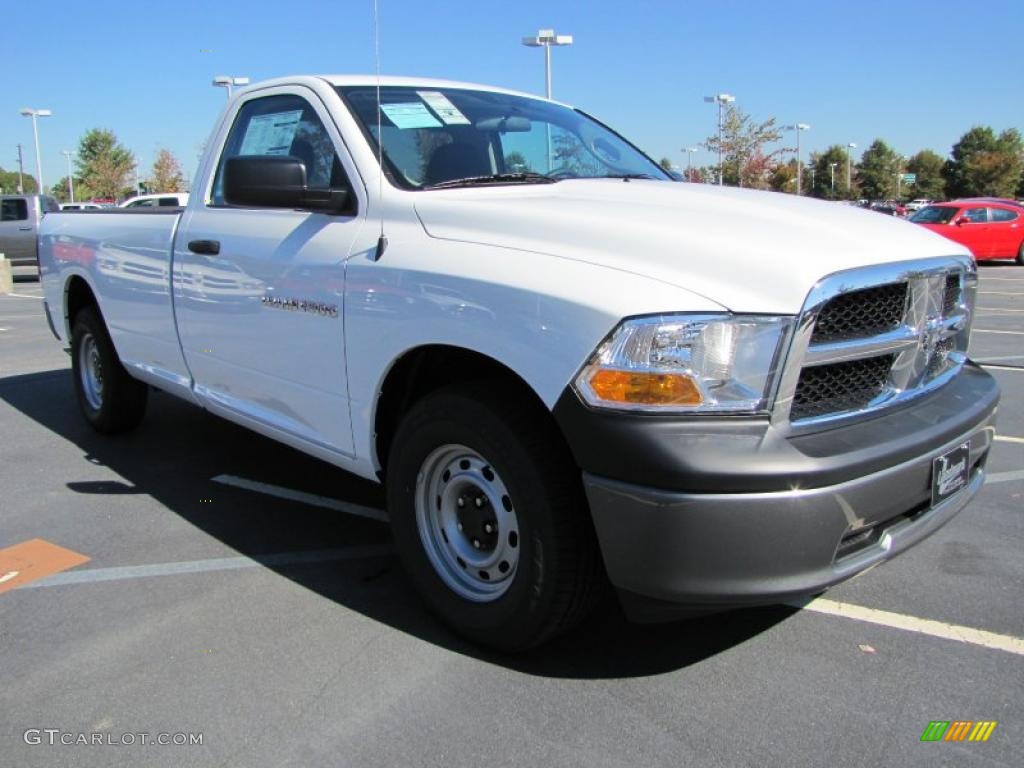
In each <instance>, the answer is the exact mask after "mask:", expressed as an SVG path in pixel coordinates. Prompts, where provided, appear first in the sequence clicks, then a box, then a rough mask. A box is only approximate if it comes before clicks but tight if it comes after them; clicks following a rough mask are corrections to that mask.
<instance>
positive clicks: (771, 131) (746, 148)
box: [704, 104, 785, 189]
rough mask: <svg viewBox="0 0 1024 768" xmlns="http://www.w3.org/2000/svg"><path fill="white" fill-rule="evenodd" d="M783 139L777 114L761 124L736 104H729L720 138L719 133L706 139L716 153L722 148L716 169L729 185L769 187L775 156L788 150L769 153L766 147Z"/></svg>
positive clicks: (757, 187)
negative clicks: (777, 124) (720, 137)
mask: <svg viewBox="0 0 1024 768" xmlns="http://www.w3.org/2000/svg"><path fill="white" fill-rule="evenodd" d="M780 138H782V133H781V132H780V131H779V129H778V128H777V127H776V125H775V118H774V117H770V118H768V119H767V120H765V121H764V122H761V123H758V122H755V121H754V119H753V118H752V117H751V116H750V115H748V114H747V113H746V112H744V111H743V110H741V109H740V108H739V107H737V106H736V105H735V104H729V105H728V106H727V107H726V108H725V111H724V114H723V120H722V139H721V141H719V139H718V134H717V133H716V134H715V135H714V136H709V137H708V138H707V140H706V141H705V142H704V146H705V147H706V148H707V150H708V151H709V152H711V153H712V154H715V155H717V154H718V150H719V147H721V150H722V167H721V168H718V167H717V166H716V168H715V170H716V175H717V173H722V174H723V181H724V182H725V183H726V184H731V185H733V186H736V185H739V186H744V187H754V188H756V189H768V188H769V186H770V185H771V175H772V173H773V171H774V168H775V165H776V158H777V157H779V156H780V155H781V154H782V153H783V152H784V151H785V150H783V149H776V150H774V151H772V152H766V151H765V146H766V145H768V144H771V143H773V142H776V141H778V140H779V139H780Z"/></svg>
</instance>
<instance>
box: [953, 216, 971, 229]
mask: <svg viewBox="0 0 1024 768" xmlns="http://www.w3.org/2000/svg"><path fill="white" fill-rule="evenodd" d="M953 223H954V224H956V225H957V226H958V227H962V226H963V225H964V224H970V223H971V217H970V216H958V217H957V219H956V221H954V222H953Z"/></svg>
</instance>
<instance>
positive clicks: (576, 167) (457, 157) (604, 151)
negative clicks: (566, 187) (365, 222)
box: [338, 86, 670, 189]
mask: <svg viewBox="0 0 1024 768" xmlns="http://www.w3.org/2000/svg"><path fill="white" fill-rule="evenodd" d="M338 92H339V93H340V94H341V97H342V99H343V100H344V101H345V102H346V104H348V106H349V109H350V110H351V111H352V114H353V115H355V117H356V120H357V121H358V122H359V123H360V125H361V126H362V128H363V131H364V133H365V134H366V136H367V138H368V139H369V140H370V143H371V144H372V145H373V150H374V152H375V153H376V152H377V149H378V147H377V141H378V135H377V117H378V116H377V89H376V87H375V86H343V87H340V88H338ZM380 102H381V108H380V122H381V131H382V133H383V134H384V135H383V145H384V152H383V154H384V166H385V173H386V174H387V175H388V178H390V179H391V181H392V182H393V183H395V184H397V185H398V186H400V187H403V188H405V189H429V188H431V187H435V186H460V185H462V184H471V183H474V184H479V183H495V184H513V183H549V182H551V181H552V180H555V181H557V180H561V179H572V178H601V177H608V176H613V177H632V178H652V179H659V180H665V181H668V180H670V177H669V176H668V175H667V174H666V173H665V172H664V171H663V170H662V169H661V168H660V167H659V166H658V165H657V164H656V163H654V162H653V161H652V160H651V159H650V158H649V157H647V156H646V155H645V154H643V153H642V152H641V151H640V150H638V149H637V148H636V147H634V146H633V145H632V144H630V143H629V142H627V141H626V140H625V139H623V138H622V137H620V136H619V135H618V134H616V133H614V132H613V131H611V130H609V129H608V128H605V127H604V126H603V125H601V124H600V123H598V122H597V121H596V120H593V119H592V118H590V117H587V116H586V115H584V114H582V113H581V112H577V111H575V110H572V109H569V108H568V107H563V106H560V105H558V104H552V103H550V102H546V101H540V100H539V99H530V98H525V97H522V96H511V95H508V94H504V93H493V92H491V91H473V90H465V89H461V88H437V87H424V88H416V87H399V86H386V87H382V88H381V89H380Z"/></svg>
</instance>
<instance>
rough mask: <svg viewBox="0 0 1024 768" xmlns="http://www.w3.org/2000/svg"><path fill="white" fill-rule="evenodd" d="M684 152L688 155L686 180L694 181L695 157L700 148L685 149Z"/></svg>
mask: <svg viewBox="0 0 1024 768" xmlns="http://www.w3.org/2000/svg"><path fill="white" fill-rule="evenodd" d="M682 151H683V152H685V153H686V180H687V181H693V155H694V153H696V152H698V151H700V147H684V148H683V150H682Z"/></svg>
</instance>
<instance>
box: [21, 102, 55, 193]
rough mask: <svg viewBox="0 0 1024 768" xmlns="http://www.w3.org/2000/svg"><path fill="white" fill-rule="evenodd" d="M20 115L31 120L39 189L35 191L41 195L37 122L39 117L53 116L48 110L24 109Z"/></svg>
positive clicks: (40, 164)
mask: <svg viewBox="0 0 1024 768" xmlns="http://www.w3.org/2000/svg"><path fill="white" fill-rule="evenodd" d="M21 114H22V115H24V116H25V117H31V118H32V138H33V139H35V142H36V184H37V185H38V187H39V189H38V190H36V191H37V192H39V194H43V163H42V161H41V160H40V159H39V121H38V119H39V118H40V117H49V116H50V115H52V114H53V112H51V111H50V110H49V109H29V108H28V107H25V108H24V109H22V110H21Z"/></svg>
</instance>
